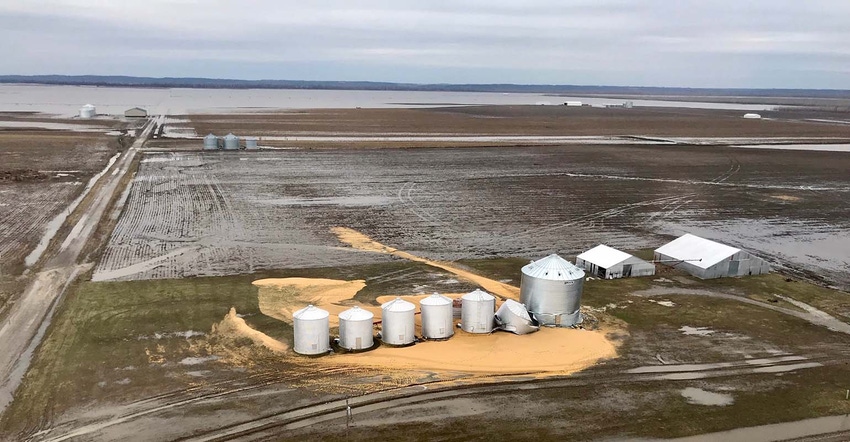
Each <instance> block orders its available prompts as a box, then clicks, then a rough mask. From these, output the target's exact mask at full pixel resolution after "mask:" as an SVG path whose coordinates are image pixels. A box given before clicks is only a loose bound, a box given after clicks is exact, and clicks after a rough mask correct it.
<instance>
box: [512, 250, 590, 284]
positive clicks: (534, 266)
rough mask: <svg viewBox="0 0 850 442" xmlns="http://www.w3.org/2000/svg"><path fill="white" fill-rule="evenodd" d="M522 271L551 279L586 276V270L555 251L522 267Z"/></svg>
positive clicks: (565, 279) (569, 279)
mask: <svg viewBox="0 0 850 442" xmlns="http://www.w3.org/2000/svg"><path fill="white" fill-rule="evenodd" d="M522 273H523V274H525V275H528V276H531V277H534V278H538V279H548V280H550V281H574V280H576V279H582V278H584V270H582V269H580V268H578V267H576V266H575V265H574V264H573V263H571V262H569V261H567V260H566V259H564V258H561V257H560V256H558V255H556V254H554V253H553V254H551V255H549V256H547V257H545V258H541V259H539V260H537V261H534V262H532V263H531V264H528V265H526V266H525V267H523V268H522Z"/></svg>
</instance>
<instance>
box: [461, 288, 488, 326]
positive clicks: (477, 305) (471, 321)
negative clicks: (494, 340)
mask: <svg viewBox="0 0 850 442" xmlns="http://www.w3.org/2000/svg"><path fill="white" fill-rule="evenodd" d="M461 299H462V300H463V303H462V305H461V307H460V328H461V330H463V331H465V332H468V333H490V332H492V331H493V327H494V326H495V324H496V323H495V319H494V317H493V312H495V311H496V298H495V297H493V295H491V294H489V293H487V292H485V291H483V290H480V289H476V290H475V291H474V292H471V293H467V294H465V295H463V296H462V297H461Z"/></svg>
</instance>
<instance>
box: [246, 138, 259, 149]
mask: <svg viewBox="0 0 850 442" xmlns="http://www.w3.org/2000/svg"><path fill="white" fill-rule="evenodd" d="M257 148H258V147H257V137H245V149H246V150H255V149H257Z"/></svg>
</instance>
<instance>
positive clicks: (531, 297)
mask: <svg viewBox="0 0 850 442" xmlns="http://www.w3.org/2000/svg"><path fill="white" fill-rule="evenodd" d="M583 286H584V271H583V270H581V269H580V268H578V267H576V266H574V265H573V264H572V263H570V262H569V261H567V260H565V259H564V258H561V257H560V256H558V255H555V254H552V255H549V256H547V257H545V258H543V259H540V260H538V261H534V262H532V263H531V264H528V265H526V266H525V267H523V268H522V283H521V285H520V295H519V296H520V302H522V303H523V304H525V305H526V306H527V307H528V311H529V312H531V314H532V315H533V316H534V319H536V320H537V322H539V323H540V324H541V325H554V326H559V327H569V326H572V325H575V324H578V323H579V322H581V312H580V310H579V309H580V308H581V291H582V287H583Z"/></svg>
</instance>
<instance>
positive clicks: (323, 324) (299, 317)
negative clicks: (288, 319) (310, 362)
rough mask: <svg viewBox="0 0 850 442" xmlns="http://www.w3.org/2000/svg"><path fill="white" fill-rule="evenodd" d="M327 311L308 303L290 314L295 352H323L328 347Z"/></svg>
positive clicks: (318, 353)
mask: <svg viewBox="0 0 850 442" xmlns="http://www.w3.org/2000/svg"><path fill="white" fill-rule="evenodd" d="M328 316H330V315H329V314H328V312H326V311H324V310H322V309H320V308H318V307H315V306H312V305H308V306H307V307H304V308H302V309H301V310H298V311H297V312H295V313H293V314H292V321H293V323H292V325H293V327H294V329H295V346H294V350H295V352H296V353H299V354H302V355H320V354H325V353H327V352H328V350H329V349H330V329H329V323H328Z"/></svg>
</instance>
